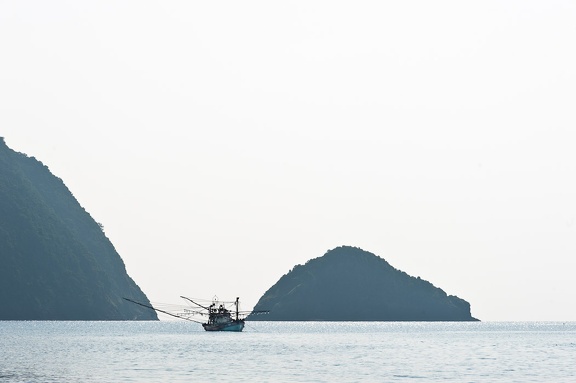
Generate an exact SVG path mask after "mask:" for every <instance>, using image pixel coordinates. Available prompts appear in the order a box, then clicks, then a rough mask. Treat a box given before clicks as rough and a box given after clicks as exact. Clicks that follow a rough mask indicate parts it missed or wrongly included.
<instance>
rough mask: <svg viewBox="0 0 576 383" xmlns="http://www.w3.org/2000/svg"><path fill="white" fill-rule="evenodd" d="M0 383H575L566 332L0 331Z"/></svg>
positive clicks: (461, 326) (570, 336)
mask: <svg viewBox="0 0 576 383" xmlns="http://www.w3.org/2000/svg"><path fill="white" fill-rule="evenodd" d="M0 382H3V383H4V382H82V383H89V382H107V383H108V382H444V383H446V382H458V383H462V382H506V383H510V382H522V383H526V382H538V383H542V382H576V323H575V322H568V323H561V322H506V323H495V322H473V323H470V322H466V323H444V322H443V323H422V322H392V323H390V322H247V325H246V328H245V329H244V332H241V333H224V332H205V331H204V330H203V329H202V327H201V326H200V325H199V324H195V323H190V322H184V321H182V322H174V321H161V322H0Z"/></svg>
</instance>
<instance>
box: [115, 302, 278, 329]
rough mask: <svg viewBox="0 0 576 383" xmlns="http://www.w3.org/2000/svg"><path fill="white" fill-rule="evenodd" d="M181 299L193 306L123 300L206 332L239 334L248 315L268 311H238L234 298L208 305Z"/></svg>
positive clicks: (238, 303)
mask: <svg viewBox="0 0 576 383" xmlns="http://www.w3.org/2000/svg"><path fill="white" fill-rule="evenodd" d="M181 298H182V299H184V300H186V301H187V302H188V303H191V304H192V305H193V306H190V305H187V306H181V305H166V304H160V303H155V304H154V305H147V304H143V303H140V302H136V301H134V300H132V299H129V298H124V299H125V300H127V301H128V302H132V303H135V304H137V305H140V306H143V307H146V308H149V309H152V310H154V311H157V312H159V313H163V314H166V315H169V316H172V317H175V318H179V319H184V320H187V321H191V322H195V323H200V324H202V327H203V328H204V330H206V331H234V332H240V331H242V329H244V321H245V318H246V316H247V315H248V314H267V313H268V311H240V309H239V307H240V298H236V300H235V301H232V302H225V301H220V300H218V297H214V298H213V299H212V301H211V304H210V305H205V304H201V303H198V301H201V300H200V299H192V298H188V297H185V296H181ZM232 306H233V307H232ZM196 315H198V316H207V317H208V320H207V321H205V322H201V321H198V320H195V319H192V318H191V317H194V316H196Z"/></svg>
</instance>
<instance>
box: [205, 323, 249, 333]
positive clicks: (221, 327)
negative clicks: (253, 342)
mask: <svg viewBox="0 0 576 383" xmlns="http://www.w3.org/2000/svg"><path fill="white" fill-rule="evenodd" d="M202 327H204V330H206V331H234V332H240V331H242V329H244V321H243V320H239V321H232V322H230V323H221V324H215V323H214V324H209V323H203V324H202Z"/></svg>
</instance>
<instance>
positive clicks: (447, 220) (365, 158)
mask: <svg viewBox="0 0 576 383" xmlns="http://www.w3.org/2000/svg"><path fill="white" fill-rule="evenodd" d="M575 20H576V2H574V1H572V0H567V1H548V0H547V1H531V0H519V1H502V0H497V1H496V0H495V1H476V2H472V1H460V0H454V1H428V0H418V1H347V2H339V1H297V2H294V1H283V2H272V1H260V2H254V1H248V2H239V1H217V2H211V1H188V0H186V1H171V0H162V1H142V0H138V1H136V0H134V1H118V0H114V1H102V0H98V1H81V2H79V1H72V0H70V1H63V0H55V1H22V0H18V1H6V0H4V1H0V136H4V137H5V139H6V143H7V144H8V146H10V147H11V148H12V149H14V150H16V151H20V152H24V153H27V154H28V155H31V156H34V157H36V158H37V159H39V160H41V161H42V162H43V163H45V164H46V165H47V166H48V167H49V168H50V170H51V171H52V172H53V173H54V174H55V175H57V176H58V177H60V178H62V179H63V180H64V182H65V183H66V185H67V186H68V187H69V189H70V190H71V191H72V193H73V194H74V195H75V196H76V198H77V199H78V200H79V202H80V204H81V205H82V206H84V207H85V208H86V210H88V212H90V214H91V215H92V216H93V217H94V219H96V220H97V221H98V222H101V223H102V224H103V225H104V227H105V232H106V234H107V236H108V237H109V238H110V239H111V240H112V242H113V244H114V245H115V247H116V249H117V250H118V252H119V253H120V255H121V256H122V258H123V259H124V262H125V263H126V267H127V269H128V273H129V274H130V275H131V276H132V277H133V278H134V280H135V281H136V282H137V283H138V284H139V285H140V287H141V288H142V289H143V290H144V292H145V293H146V294H147V295H148V297H149V298H150V299H151V300H152V301H155V302H170V303H180V302H181V301H180V299H179V296H180V295H188V296H192V297H199V298H208V299H210V298H211V297H213V296H214V295H217V296H219V297H220V298H222V299H234V298H235V297H236V296H239V297H240V298H241V300H242V301H243V308H244V309H250V308H252V306H253V305H254V304H255V303H256V301H257V300H258V298H259V297H260V296H261V295H262V294H263V293H264V292H265V291H266V290H267V289H268V288H269V287H270V286H272V284H274V283H275V282H276V281H277V280H278V279H279V278H280V277H281V276H282V275H283V274H285V273H287V272H288V271H289V270H290V269H291V268H292V267H293V266H294V265H296V264H303V263H305V262H306V261H307V260H309V259H311V258H316V257H319V256H321V255H323V254H324V253H325V252H326V251H327V250H328V249H332V248H334V247H337V246H340V245H351V246H357V247H361V248H363V249H364V250H368V251H370V252H373V253H375V254H377V255H379V256H381V257H383V258H385V259H386V260H387V261H388V262H390V263H391V264H392V265H393V266H395V267H396V268H399V269H401V270H403V271H406V272H407V273H408V274H410V275H413V276H420V277H422V278H424V279H427V280H429V281H431V282H432V283H433V284H434V285H436V286H438V287H441V288H442V289H444V290H445V291H446V292H447V293H448V294H454V295H458V296H460V297H461V298H464V299H466V300H468V301H469V302H470V303H471V305H472V314H473V315H474V316H476V317H478V318H480V319H483V320H576V306H575V305H574V302H575V301H576V278H575V271H576V150H575V148H576V22H575Z"/></svg>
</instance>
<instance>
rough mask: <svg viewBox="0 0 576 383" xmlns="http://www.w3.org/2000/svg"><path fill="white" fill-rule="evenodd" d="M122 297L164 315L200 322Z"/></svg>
mask: <svg viewBox="0 0 576 383" xmlns="http://www.w3.org/2000/svg"><path fill="white" fill-rule="evenodd" d="M122 299H124V300H127V301H128V302H132V303H135V304H137V305H139V306H142V307H146V308H149V309H152V310H154V311H158V312H160V313H163V314H166V315H170V316H172V317H174V318H179V319H184V320H188V321H190V322H194V323H200V324H202V322H200V321H197V320H194V319H190V318H186V317H184V316H180V315H176V314H172V313H169V312H168V311H164V310H160V309H157V308H155V307H152V306H148V305H145V304H142V303H140V302H136V301H133V300H132V299H128V298H124V297H123V298H122Z"/></svg>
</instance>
